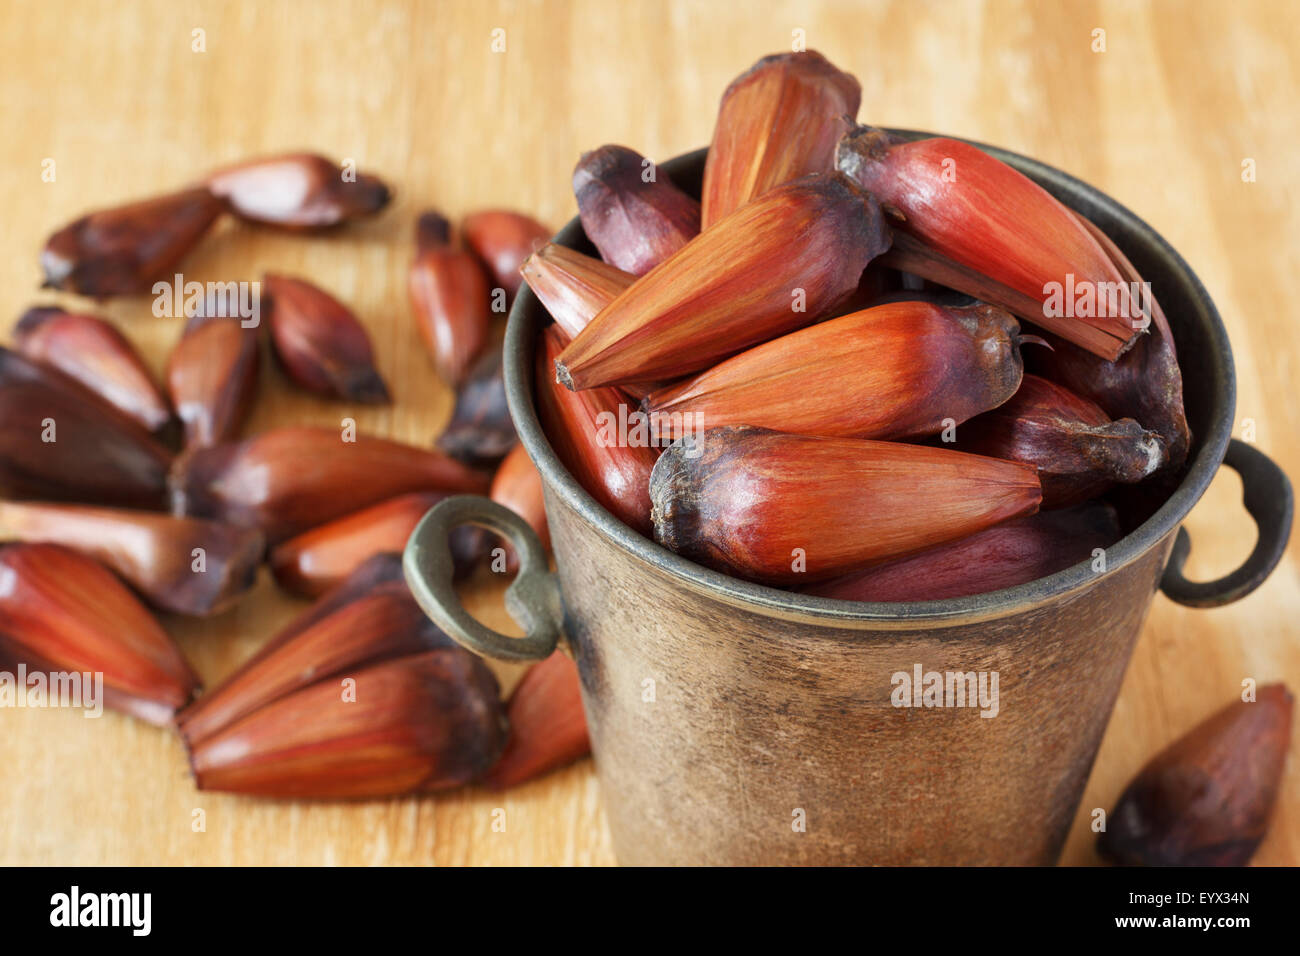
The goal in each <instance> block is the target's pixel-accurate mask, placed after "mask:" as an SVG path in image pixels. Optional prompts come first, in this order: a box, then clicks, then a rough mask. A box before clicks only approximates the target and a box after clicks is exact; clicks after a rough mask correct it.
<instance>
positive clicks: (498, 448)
mask: <svg viewBox="0 0 1300 956" xmlns="http://www.w3.org/2000/svg"><path fill="white" fill-rule="evenodd" d="M502 372H503V367H502V361H501V346H500V345H499V344H498V345H494V346H493V347H491V348H489V349H488V350H487V351H486V352H484V353H483V357H482V358H480V359H479V360H478V361H477V362H476V363H475V364H474V367H473V369H471V370H470V373H469V376H468V377H467V378H466V379H465V381H464V383H463V384H462V385H461V387H460V390H459V391H458V392H457V393H456V405H455V407H454V408H453V409H452V412H451V421H450V422H449V423H448V424H447V427H446V428H445V429H444V430H443V432H442V434H441V435H439V436H438V441H437V446H438V448H439V449H440V450H441V451H443V452H445V453H447V454H448V455H450V456H451V457H452V458H455V459H456V460H457V461H461V462H464V463H465V464H467V465H469V466H471V467H473V468H489V467H492V466H494V465H496V463H497V462H499V461H500V460H501V459H502V458H504V457H505V455H506V453H507V452H509V451H510V449H511V448H513V447H514V446H515V442H517V441H518V440H519V438H518V436H517V435H516V434H515V423H514V421H513V419H511V417H510V407H509V405H508V404H507V403H506V383H505V379H504V378H503V377H502Z"/></svg>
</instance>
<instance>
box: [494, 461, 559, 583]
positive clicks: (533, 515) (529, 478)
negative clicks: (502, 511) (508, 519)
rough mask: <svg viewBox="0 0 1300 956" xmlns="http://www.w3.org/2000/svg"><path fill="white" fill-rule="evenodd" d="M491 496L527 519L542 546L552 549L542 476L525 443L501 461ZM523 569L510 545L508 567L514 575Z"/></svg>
mask: <svg viewBox="0 0 1300 956" xmlns="http://www.w3.org/2000/svg"><path fill="white" fill-rule="evenodd" d="M488 497H490V498H491V499H492V500H493V501H495V502H496V503H497V504H499V505H505V506H506V507H507V508H509V509H510V510H511V511H513V512H514V513H515V514H517V515H519V517H521V518H523V519H524V520H525V521H527V522H528V524H529V525H530V526H531V527H532V529H533V530H534V531H535V532H537V537H538V538H539V539H541V542H542V547H544V548H546V549H547V550H548V551H549V550H550V548H551V534H550V530H549V528H548V527H547V524H546V502H545V500H544V499H543V497H542V476H541V475H540V474H538V473H537V467H536V466H535V465H534V464H533V460H532V459H531V458H529V457H528V452H527V451H526V450H525V449H524V446H523V445H516V446H515V447H514V449H512V450H511V452H510V454H508V455H506V457H505V460H504V461H502V462H501V467H499V468H498V469H497V473H496V475H495V476H493V478H492V488H491V490H490V491H489V492H488ZM518 569H519V557H518V555H516V554H515V552H514V549H513V548H506V552H505V568H504V570H505V571H506V572H507V573H509V574H513V573H514V572H515V571H517V570H518Z"/></svg>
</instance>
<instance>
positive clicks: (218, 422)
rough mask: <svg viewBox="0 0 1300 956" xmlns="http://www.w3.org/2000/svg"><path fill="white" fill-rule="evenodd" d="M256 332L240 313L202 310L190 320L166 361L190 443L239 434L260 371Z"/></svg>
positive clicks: (174, 399)
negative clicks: (206, 313)
mask: <svg viewBox="0 0 1300 956" xmlns="http://www.w3.org/2000/svg"><path fill="white" fill-rule="evenodd" d="M257 334H258V333H257V329H256V328H245V327H244V326H243V323H242V321H241V320H240V319H239V318H237V317H225V316H213V317H207V316H202V315H199V316H193V317H191V318H190V320H189V321H188V322H187V323H186V326H185V332H184V333H183V334H182V335H181V338H180V341H179V342H177V343H176V347H175V348H174V349H172V354H171V357H170V358H169V359H168V361H167V390H168V392H169V394H170V395H171V400H172V405H173V407H174V408H175V409H176V417H177V418H179V419H180V420H181V423H182V425H183V426H184V428H185V446H186V447H187V448H193V447H199V446H206V445H215V444H218V443H219V442H223V441H230V440H231V439H233V438H235V437H237V436H238V434H239V429H240V427H241V426H242V425H243V423H244V421H245V420H246V419H247V418H248V414H249V412H250V411H252V407H253V399H254V397H255V396H256V395H257V382H258V378H259V376H260V374H261V364H262V356H261V352H260V350H259V349H258V343H257Z"/></svg>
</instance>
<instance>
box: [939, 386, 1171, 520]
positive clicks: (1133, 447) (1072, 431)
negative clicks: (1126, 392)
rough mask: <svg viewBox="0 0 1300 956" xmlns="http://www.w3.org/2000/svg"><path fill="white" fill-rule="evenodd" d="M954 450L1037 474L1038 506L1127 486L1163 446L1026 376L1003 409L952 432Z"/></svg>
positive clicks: (1153, 465) (1157, 463)
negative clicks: (1020, 466) (1019, 465)
mask: <svg viewBox="0 0 1300 956" xmlns="http://www.w3.org/2000/svg"><path fill="white" fill-rule="evenodd" d="M956 437H957V442H956V445H955V447H956V448H958V449H959V450H961V451H969V452H973V453H974V454H977V455H987V456H989V457H990V458H1008V459H1011V460H1013V461H1023V462H1025V463H1026V464H1029V465H1034V466H1036V467H1037V468H1038V479H1039V481H1041V482H1042V485H1043V507H1044V508H1061V507H1065V506H1067V505H1072V504H1077V503H1078V502H1081V501H1087V500H1088V499H1089V498H1095V497H1096V496H1097V495H1099V494H1102V493H1103V492H1105V491H1106V489H1108V488H1110V487H1111V486H1112V485H1115V484H1117V483H1122V484H1134V483H1136V482H1139V481H1142V480H1143V479H1144V478H1146V477H1147V476H1149V475H1151V474H1154V473H1155V472H1156V471H1157V470H1159V469H1160V467H1161V466H1162V465H1163V464H1164V461H1165V442H1164V439H1162V438H1161V437H1160V436H1159V435H1158V434H1156V433H1155V432H1152V431H1147V430H1146V429H1145V428H1143V427H1142V426H1141V425H1139V424H1138V423H1137V422H1135V421H1133V419H1131V418H1124V419H1121V420H1119V421H1116V422H1113V421H1111V420H1110V418H1109V417H1108V416H1107V415H1106V413H1105V412H1103V411H1102V410H1101V409H1100V408H1099V407H1098V406H1097V405H1096V404H1095V403H1093V402H1090V401H1089V400H1088V399H1086V398H1083V397H1082V396H1079V395H1075V394H1074V393H1073V392H1071V391H1070V390H1069V389H1067V388H1064V387H1062V386H1060V385H1056V384H1054V383H1053V382H1049V381H1048V380H1047V379H1044V378H1039V377H1038V376H1037V375H1026V376H1025V378H1024V381H1023V382H1022V383H1021V385H1020V389H1019V390H1018V391H1017V392H1016V394H1015V395H1014V396H1013V397H1012V398H1011V400H1010V401H1008V402H1007V403H1006V404H1004V405H1000V406H999V407H997V408H995V409H993V410H992V411H990V412H986V413H985V414H983V415H980V416H978V417H977V418H974V419H972V420H971V421H970V422H968V423H967V424H966V425H965V426H964V427H962V428H959V429H957V433H956Z"/></svg>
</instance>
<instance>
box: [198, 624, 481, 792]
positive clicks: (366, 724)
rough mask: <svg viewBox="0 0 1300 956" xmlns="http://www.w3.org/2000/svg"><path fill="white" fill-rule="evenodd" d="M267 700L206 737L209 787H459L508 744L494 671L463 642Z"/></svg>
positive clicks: (203, 751)
mask: <svg viewBox="0 0 1300 956" xmlns="http://www.w3.org/2000/svg"><path fill="white" fill-rule="evenodd" d="M346 676H347V679H348V680H350V681H352V682H354V683H353V684H352V685H350V687H348V688H346V689H345V688H344V687H343V686H342V680H343V678H342V677H341V676H340V675H337V674H336V675H335V678H334V679H329V680H323V681H321V682H319V683H316V684H313V685H311V686H310V687H306V688H304V689H302V690H298V691H295V692H293V693H292V694H289V695H288V696H286V697H282V698H280V699H279V700H275V701H272V702H271V703H269V704H266V705H264V706H262V707H260V708H259V709H258V710H256V711H254V712H252V713H251V714H249V715H247V716H246V717H244V718H242V719H240V720H237V721H235V722H234V723H232V724H230V725H229V726H227V727H224V728H223V729H222V730H220V731H219V732H218V733H216V734H214V735H213V736H211V737H208V738H206V739H205V740H203V741H202V742H200V743H199V744H198V745H197V746H196V747H194V748H193V749H192V750H191V753H190V765H191V767H192V768H193V771H194V779H195V781H196V783H197V784H198V787H199V789H200V790H226V791H231V792H234V793H248V794H255V795H258V796H267V797H299V798H304V797H305V798H321V799H338V798H348V797H381V796H390V795H393V794H400V793H410V792H413V791H430V790H444V789H447V788H450V787H457V786H461V785H463V784H466V783H468V782H470V781H471V780H474V779H475V778H476V777H478V776H480V775H481V774H483V773H484V772H485V771H486V770H487V769H488V768H489V767H490V766H491V765H492V764H493V763H494V762H495V760H496V759H497V756H498V755H499V754H500V752H501V748H502V746H503V745H504V743H505V721H504V719H503V714H502V711H501V704H500V701H499V700H498V699H497V694H498V688H497V682H496V679H495V678H494V677H493V676H492V672H491V671H489V670H488V669H487V667H486V666H485V665H484V664H483V662H482V661H480V660H479V659H478V658H476V657H474V656H473V655H472V654H470V653H468V652H467V651H464V650H461V649H460V648H454V649H450V648H449V649H446V650H440V651H431V652H426V653H422V654H414V655H411V656H408V657H399V658H395V659H393V660H387V661H383V662H381V663H378V664H373V665H370V666H365V667H358V668H357V669H356V670H353V671H350V672H348V673H347V675H346Z"/></svg>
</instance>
